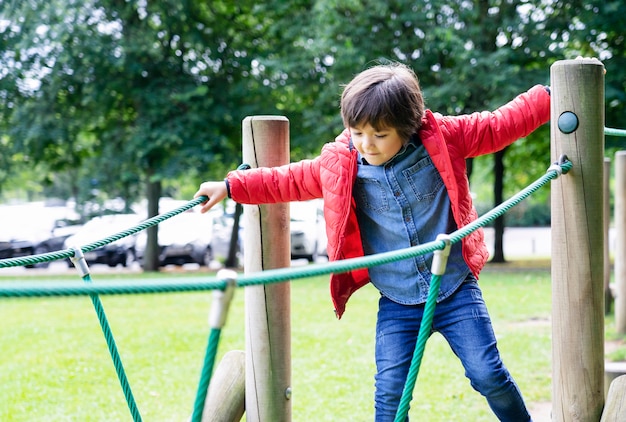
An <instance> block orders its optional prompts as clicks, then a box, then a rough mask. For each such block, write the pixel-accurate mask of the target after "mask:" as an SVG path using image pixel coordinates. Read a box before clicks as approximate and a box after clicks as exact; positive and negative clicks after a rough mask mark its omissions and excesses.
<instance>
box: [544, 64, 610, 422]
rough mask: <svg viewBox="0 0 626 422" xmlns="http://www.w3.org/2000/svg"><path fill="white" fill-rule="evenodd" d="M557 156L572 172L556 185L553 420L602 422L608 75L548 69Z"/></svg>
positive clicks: (590, 69) (585, 68)
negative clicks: (565, 160)
mask: <svg viewBox="0 0 626 422" xmlns="http://www.w3.org/2000/svg"><path fill="white" fill-rule="evenodd" d="M550 77H551V89H552V106H551V129H550V132H551V151H552V153H551V155H552V160H553V161H556V160H558V159H559V157H560V156H561V154H566V155H567V157H568V158H569V159H570V160H571V161H572V164H573V168H572V170H571V171H570V172H569V173H568V174H567V175H566V176H563V177H561V178H559V179H558V180H556V181H555V182H554V183H553V184H552V205H551V208H552V237H553V238H552V401H553V409H552V420H553V421H562V422H574V421H576V422H578V421H580V422H596V421H598V420H600V416H601V414H602V408H603V405H604V320H603V318H604V292H603V281H604V252H603V251H604V249H603V248H604V227H603V215H604V213H603V189H602V179H603V171H602V170H603V161H604V67H603V65H602V63H601V62H599V61H597V60H595V59H577V60H563V61H558V62H556V63H554V64H553V65H552V67H551V69H550Z"/></svg>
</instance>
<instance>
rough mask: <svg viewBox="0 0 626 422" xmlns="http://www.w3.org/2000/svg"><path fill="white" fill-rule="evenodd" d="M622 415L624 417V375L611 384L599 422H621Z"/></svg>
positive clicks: (625, 392) (625, 397)
mask: <svg viewBox="0 0 626 422" xmlns="http://www.w3.org/2000/svg"><path fill="white" fill-rule="evenodd" d="M624 415H626V375H622V376H621V377H618V378H616V379H615V380H614V381H613V382H612V383H611V386H610V387H609V394H608V397H607V399H606V407H605V408H604V412H602V419H600V422H623V421H624Z"/></svg>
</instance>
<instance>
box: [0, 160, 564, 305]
mask: <svg viewBox="0 0 626 422" xmlns="http://www.w3.org/2000/svg"><path fill="white" fill-rule="evenodd" d="M557 167H558V170H557V169H556V168H555V167H554V165H553V166H552V167H551V168H550V169H548V171H547V172H546V174H544V175H543V176H542V177H540V178H539V179H538V180H537V181H535V182H534V183H532V184H531V185H529V186H528V187H527V188H525V189H523V190H522V191H520V192H519V193H518V194H517V195H515V196H513V197H512V198H510V199H509V200H507V201H505V202H503V203H502V204H500V205H499V206H497V207H496V208H494V209H493V210H491V211H489V212H487V213H485V214H484V215H483V216H481V217H479V218H478V219H476V220H475V221H473V222H472V223H470V224H468V225H467V226H465V227H463V228H461V229H459V230H457V231H455V232H453V233H451V234H450V240H451V242H452V243H456V242H458V241H460V240H461V239H463V238H464V237H465V236H467V235H469V234H470V233H472V232H474V231H476V230H478V229H479V228H481V227H484V226H486V225H487V224H489V223H490V222H491V221H493V220H495V219H496V218H498V217H499V216H501V215H503V214H504V213H505V212H506V211H508V210H509V209H511V208H512V207H513V206H515V205H517V204H519V203H520V202H521V201H522V200H524V199H525V198H527V197H528V196H529V195H531V194H532V193H534V192H535V191H537V190H538V189H539V188H541V187H542V186H544V185H546V184H547V183H548V182H550V181H551V180H552V179H556V178H557V177H558V176H559V175H560V174H561V173H562V174H565V173H567V172H568V171H569V170H571V168H572V163H571V162H570V161H563V162H562V163H560V164H558V165H557ZM444 246H445V244H444V242H443V241H438V240H435V241H432V242H428V243H424V244H422V245H418V246H412V247H409V248H404V249H398V250H395V251H391V252H385V253H380V254H376V255H368V256H363V257H359V258H350V259H344V260H340V261H333V262H327V263H323V264H313V265H308V266H305V267H296V268H277V269H272V270H264V271H259V272H256V273H249V274H245V275H241V276H239V278H238V286H240V287H245V286H253V285H261V284H270V283H279V282H285V281H289V280H295V279H300V278H309V277H315V276H319V275H326V274H331V273H335V274H338V273H343V272H348V271H352V270H355V269H360V268H369V267H372V266H376V265H382V264H387V263H391V262H396V261H399V260H403V259H408V258H413V257H415V256H420V255H424V254H426V253H430V252H434V251H436V250H438V249H443V248H444ZM1 267H2V261H0V268H1ZM224 288H225V284H224V283H223V282H222V281H206V280H199V281H183V282H175V283H172V282H167V281H165V282H158V281H153V282H148V281H146V280H142V281H141V282H123V283H119V282H118V283H116V282H110V283H109V282H108V283H107V284H106V285H90V286H88V285H76V284H75V283H56V284H55V285H51V284H50V283H15V284H12V283H4V284H0V297H42V296H80V295H87V294H94V293H97V294H132V293H164V292H183V291H203V290H214V289H224Z"/></svg>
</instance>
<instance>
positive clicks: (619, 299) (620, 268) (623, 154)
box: [614, 151, 626, 334]
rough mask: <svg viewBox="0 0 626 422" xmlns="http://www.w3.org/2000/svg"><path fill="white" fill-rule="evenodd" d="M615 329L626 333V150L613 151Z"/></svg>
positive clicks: (619, 332) (620, 332)
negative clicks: (625, 260)
mask: <svg viewBox="0 0 626 422" xmlns="http://www.w3.org/2000/svg"><path fill="white" fill-rule="evenodd" d="M614 213H615V215H614V220H615V330H616V331H617V333H618V334H626V262H624V259H625V258H626V151H618V152H616V153H615V211H614Z"/></svg>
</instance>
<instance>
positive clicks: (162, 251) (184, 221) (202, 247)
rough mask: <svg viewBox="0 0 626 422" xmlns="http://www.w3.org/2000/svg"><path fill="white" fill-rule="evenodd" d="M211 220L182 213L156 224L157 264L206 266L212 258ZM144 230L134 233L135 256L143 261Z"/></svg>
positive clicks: (145, 234) (206, 216)
mask: <svg viewBox="0 0 626 422" xmlns="http://www.w3.org/2000/svg"><path fill="white" fill-rule="evenodd" d="M212 224H213V219H212V217H211V216H210V215H206V214H200V213H197V212H193V211H190V212H184V213H182V214H178V215H175V216H173V217H171V218H168V219H167V220H165V221H163V222H161V223H159V225H158V241H159V265H162V266H165V265H184V264H190V263H191V264H199V265H201V266H208V265H210V263H211V262H212V261H213V249H212V246H211V239H212ZM146 242H147V233H146V231H145V230H144V231H142V232H140V233H139V235H138V236H137V242H136V253H137V259H138V260H139V261H140V262H142V261H143V257H144V254H145V250H146Z"/></svg>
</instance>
